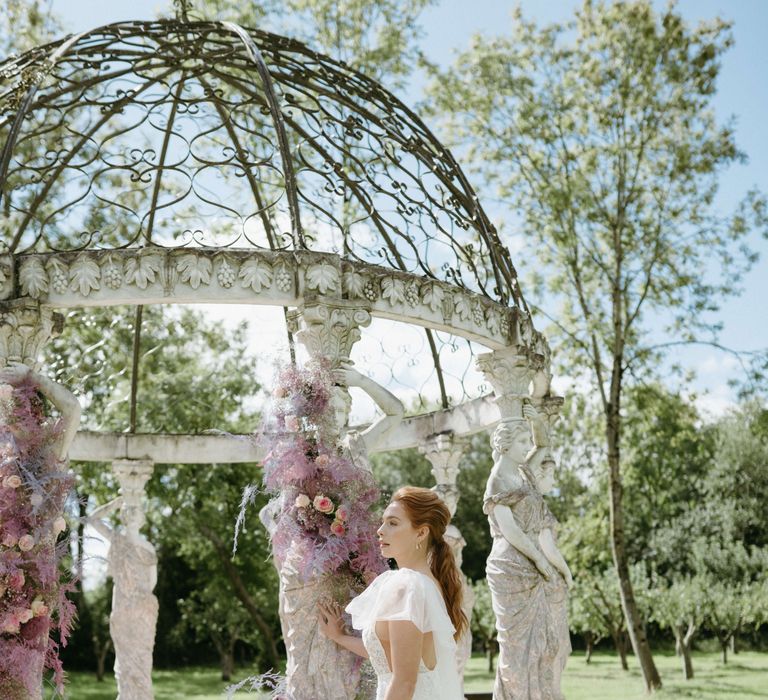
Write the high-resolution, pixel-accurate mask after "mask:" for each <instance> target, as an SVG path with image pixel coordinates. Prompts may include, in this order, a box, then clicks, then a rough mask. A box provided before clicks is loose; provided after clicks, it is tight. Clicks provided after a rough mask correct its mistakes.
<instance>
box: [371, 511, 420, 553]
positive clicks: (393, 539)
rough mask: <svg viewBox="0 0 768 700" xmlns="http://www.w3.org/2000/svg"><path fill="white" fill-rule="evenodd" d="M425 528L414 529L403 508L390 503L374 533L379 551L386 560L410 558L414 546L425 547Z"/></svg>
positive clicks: (414, 549)
mask: <svg viewBox="0 0 768 700" xmlns="http://www.w3.org/2000/svg"><path fill="white" fill-rule="evenodd" d="M424 529H425V528H420V529H416V528H415V527H413V523H411V521H410V520H409V519H408V515H407V513H406V511H405V508H403V506H402V505H401V504H400V503H398V502H397V501H394V502H392V503H390V504H389V505H388V506H387V508H386V510H385V511H384V515H383V516H382V518H381V526H380V527H379V529H378V530H377V531H376V534H377V535H378V536H379V551H380V552H381V555H382V556H383V557H386V558H387V559H399V558H402V557H403V555H405V556H406V557H407V556H412V555H413V553H414V552H415V551H416V545H417V544H418V543H419V542H421V543H422V544H421V546H422V549H424V546H425V540H426V537H425V533H424V532H423V530H424Z"/></svg>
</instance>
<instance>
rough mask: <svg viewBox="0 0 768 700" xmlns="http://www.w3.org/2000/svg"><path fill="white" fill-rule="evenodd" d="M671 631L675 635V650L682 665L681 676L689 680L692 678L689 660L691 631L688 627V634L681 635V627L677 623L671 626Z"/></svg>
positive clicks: (691, 664) (691, 665)
mask: <svg viewBox="0 0 768 700" xmlns="http://www.w3.org/2000/svg"><path fill="white" fill-rule="evenodd" d="M672 632H673V633H674V635H675V651H676V652H677V655H678V656H679V657H680V660H681V663H682V665H683V677H684V678H685V680H687V681H689V680H691V678H693V662H692V661H691V639H692V638H693V633H692V632H691V630H690V628H689V629H688V632H689V634H686V635H685V636H683V628H682V627H680V626H678V625H675V626H673V627H672Z"/></svg>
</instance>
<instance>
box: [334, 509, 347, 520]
mask: <svg viewBox="0 0 768 700" xmlns="http://www.w3.org/2000/svg"><path fill="white" fill-rule="evenodd" d="M336 518H337V519H338V520H349V508H347V507H346V506H339V507H338V508H337V509H336Z"/></svg>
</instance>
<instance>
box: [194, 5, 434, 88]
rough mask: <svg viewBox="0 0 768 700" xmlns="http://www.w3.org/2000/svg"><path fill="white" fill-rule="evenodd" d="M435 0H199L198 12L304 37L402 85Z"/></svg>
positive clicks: (378, 76) (388, 82) (413, 63)
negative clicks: (426, 13)
mask: <svg viewBox="0 0 768 700" xmlns="http://www.w3.org/2000/svg"><path fill="white" fill-rule="evenodd" d="M432 4H434V0H414V1H413V2H408V3H403V2H399V1H398V0H285V1H284V2H279V3H278V2H274V1H270V2H261V3H258V4H256V3H242V2H237V1H236V0H200V2H198V3H196V8H197V9H198V12H197V14H201V15H203V16H204V17H206V18H208V19H211V18H216V19H222V20H229V21H231V22H239V23H241V24H243V25H245V26H252V27H259V28H261V29H268V30H269V31H272V32H275V33H277V34H285V35H287V36H293V37H296V38H297V39H300V40H302V41H304V42H306V43H307V44H309V46H311V47H312V48H313V49H315V50H317V51H320V52H322V53H325V54H328V55H329V56H332V57H333V58H336V59H339V60H342V61H344V62H345V63H347V64H349V65H350V66H351V67H352V68H355V69H356V70H359V71H361V72H363V73H365V74H366V75H368V76H370V77H372V78H376V79H378V80H381V79H382V78H385V77H386V80H385V84H386V85H387V87H388V88H389V89H392V88H394V87H401V86H402V85H403V83H404V79H405V78H406V77H407V76H408V75H410V73H411V72H412V71H413V70H414V68H415V67H416V64H417V62H418V60H419V57H420V52H419V49H418V40H419V39H421V38H422V36H423V33H424V31H423V28H422V26H421V24H420V23H419V21H418V20H419V17H420V15H421V13H422V12H423V10H424V9H425V8H426V7H428V6H429V5H432Z"/></svg>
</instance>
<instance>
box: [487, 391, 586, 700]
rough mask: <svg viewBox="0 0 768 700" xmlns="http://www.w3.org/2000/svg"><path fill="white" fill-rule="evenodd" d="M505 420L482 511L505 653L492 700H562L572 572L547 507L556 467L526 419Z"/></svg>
mask: <svg viewBox="0 0 768 700" xmlns="http://www.w3.org/2000/svg"><path fill="white" fill-rule="evenodd" d="M523 412H524V415H525V417H526V419H527V420H523V419H511V420H510V419H507V420H504V421H502V422H501V423H500V424H499V425H498V427H497V428H496V430H495V431H494V434H493V438H492V444H493V458H494V465H493V469H492V471H491V474H490V477H489V479H488V483H487V486H486V491H485V496H484V502H483V510H484V512H485V513H486V514H487V515H488V520H489V524H490V529H491V535H492V537H493V548H492V550H491V554H490V556H489V557H488V563H487V567H486V574H487V580H488V585H489V587H490V590H491V596H492V600H493V608H494V612H495V614H496V627H497V630H498V641H499V647H500V654H499V661H498V667H497V671H496V682H495V685H494V695H493V696H494V699H495V700H512V699H514V700H562V698H563V695H562V693H561V691H560V676H561V674H562V668H563V667H564V665H565V659H566V658H567V656H568V654H569V653H570V641H569V637H568V626H567V618H566V599H567V586H568V584H569V583H570V582H571V573H570V571H569V570H568V566H567V565H566V563H565V561H564V560H563V558H562V556H561V555H560V553H559V552H558V551H557V547H556V544H555V530H556V527H557V520H556V519H555V517H554V516H553V515H552V513H551V511H550V510H549V508H548V507H547V504H546V503H545V502H544V499H543V497H542V493H541V491H540V490H539V489H540V488H542V487H547V488H551V485H552V484H551V467H552V466H553V462H552V460H551V457H550V456H549V451H548V450H547V449H546V448H545V447H540V446H537V447H534V449H533V450H531V451H530V452H529V448H530V446H531V428H530V426H529V424H528V420H530V421H536V420H537V419H538V414H537V412H536V410H535V409H534V408H533V407H532V406H530V405H526V406H525V407H524V408H523Z"/></svg>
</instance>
